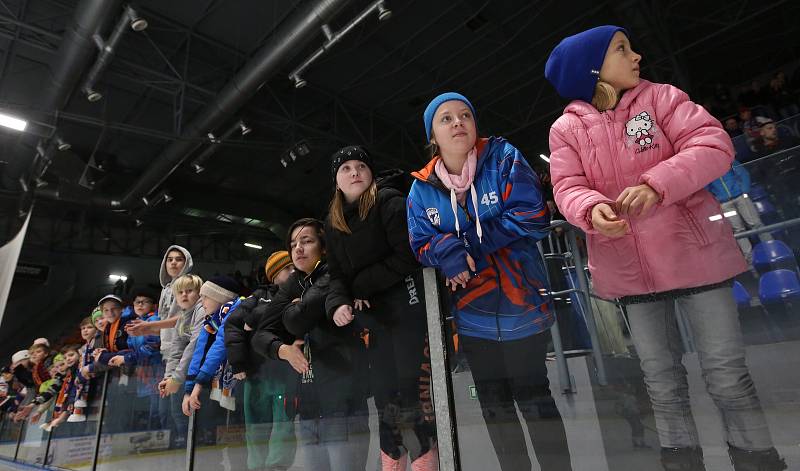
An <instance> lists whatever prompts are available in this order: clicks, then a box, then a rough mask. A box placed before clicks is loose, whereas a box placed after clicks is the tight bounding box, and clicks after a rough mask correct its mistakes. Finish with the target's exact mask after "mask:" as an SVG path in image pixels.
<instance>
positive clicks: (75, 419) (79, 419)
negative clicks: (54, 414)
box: [67, 414, 86, 423]
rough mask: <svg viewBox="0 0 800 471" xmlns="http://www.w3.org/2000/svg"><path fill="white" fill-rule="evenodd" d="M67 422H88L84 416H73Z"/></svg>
mask: <svg viewBox="0 0 800 471" xmlns="http://www.w3.org/2000/svg"><path fill="white" fill-rule="evenodd" d="M67 422H73V423H74V422H86V416H85V415H83V414H72V415H70V416H69V417H67Z"/></svg>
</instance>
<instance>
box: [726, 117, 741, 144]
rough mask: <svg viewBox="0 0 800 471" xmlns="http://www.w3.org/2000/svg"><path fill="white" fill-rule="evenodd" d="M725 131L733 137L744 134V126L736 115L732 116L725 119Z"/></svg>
mask: <svg viewBox="0 0 800 471" xmlns="http://www.w3.org/2000/svg"><path fill="white" fill-rule="evenodd" d="M725 132H727V133H728V135H729V136H731V139H733V138H734V137H736V136H741V135H742V127H741V126H740V125H739V120H738V119H736V116H730V117H728V118H727V119H725Z"/></svg>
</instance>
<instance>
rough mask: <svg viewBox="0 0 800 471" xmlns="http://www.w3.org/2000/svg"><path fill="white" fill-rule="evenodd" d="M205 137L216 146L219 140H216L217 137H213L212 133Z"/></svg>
mask: <svg viewBox="0 0 800 471" xmlns="http://www.w3.org/2000/svg"><path fill="white" fill-rule="evenodd" d="M206 136H207V137H208V140H209V141H211V142H212V143H213V144H217V143H218V142H219V139H217V136H215V135H214V133H213V132H210V133H208V134H206Z"/></svg>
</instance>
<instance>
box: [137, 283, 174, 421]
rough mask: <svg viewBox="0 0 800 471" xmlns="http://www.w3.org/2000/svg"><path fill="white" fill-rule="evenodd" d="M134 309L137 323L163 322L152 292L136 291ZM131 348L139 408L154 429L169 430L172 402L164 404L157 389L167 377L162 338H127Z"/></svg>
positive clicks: (155, 336) (142, 289)
mask: <svg viewBox="0 0 800 471" xmlns="http://www.w3.org/2000/svg"><path fill="white" fill-rule="evenodd" d="M132 305H133V312H134V314H135V315H136V317H135V319H136V320H141V321H144V322H149V323H155V322H158V321H159V320H160V318H159V316H158V313H157V312H156V310H157V308H158V305H157V304H156V296H155V294H153V293H152V292H151V291H150V290H149V289H147V288H139V289H138V290H135V291H134V293H133V301H132ZM129 330H130V329H129ZM128 346H129V347H130V348H131V349H133V350H134V351H135V352H136V378H137V383H136V385H137V388H136V389H137V390H136V396H137V405H139V406H140V407H142V408H145V415H146V416H147V417H149V427H150V428H151V429H163V428H164V427H165V426H166V420H167V416H168V411H167V409H168V408H169V402H168V401H162V400H161V398H160V397H159V394H158V388H157V385H158V382H159V381H161V378H163V377H164V367H163V364H162V357H161V352H160V349H161V338H160V337H159V336H158V335H152V334H148V335H139V336H135V335H131V336H129V337H128Z"/></svg>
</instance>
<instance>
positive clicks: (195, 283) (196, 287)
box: [158, 274, 205, 447]
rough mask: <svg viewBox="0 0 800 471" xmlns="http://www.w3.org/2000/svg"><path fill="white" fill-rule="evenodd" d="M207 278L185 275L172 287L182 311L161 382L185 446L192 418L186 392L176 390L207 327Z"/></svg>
mask: <svg viewBox="0 0 800 471" xmlns="http://www.w3.org/2000/svg"><path fill="white" fill-rule="evenodd" d="M202 286H203V280H202V279H201V278H200V277H199V276H197V275H188V274H187V275H182V276H179V277H178V278H176V279H175V280H174V281H173V282H172V291H173V293H174V296H175V302H176V303H177V304H178V307H179V309H180V310H179V311H178V313H177V314H176V317H177V319H178V320H177V323H176V324H175V337H174V338H173V345H172V346H171V347H170V349H169V351H168V354H167V356H166V358H165V360H166V368H165V372H164V379H163V380H161V382H160V383H158V391H159V394H160V395H161V397H162V398H166V397H169V400H170V415H171V417H172V421H173V422H172V427H173V432H174V436H173V437H171V441H172V444H173V447H180V446H183V444H184V443H185V440H186V429H187V427H188V425H189V421H188V419H187V418H186V416H185V415H184V414H183V410H182V407H181V405H182V400H183V395H179V394H176V393H177V392H178V391H179V390H180V389H181V386H183V383H184V382H185V380H186V371H187V370H188V369H189V363H190V362H191V361H192V354H193V353H194V347H195V344H196V339H197V336H198V335H200V329H202V328H203V321H204V320H205V311H203V307H202V304H201V303H200V288H201V287H202Z"/></svg>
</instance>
